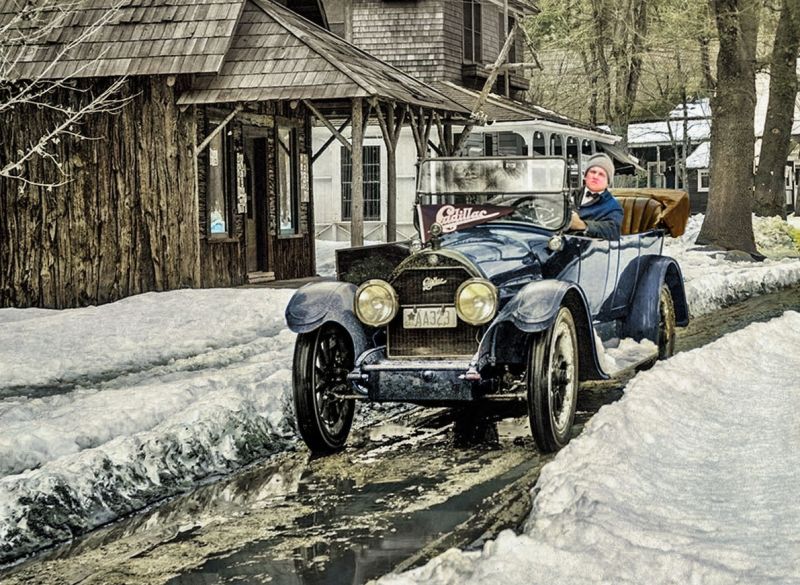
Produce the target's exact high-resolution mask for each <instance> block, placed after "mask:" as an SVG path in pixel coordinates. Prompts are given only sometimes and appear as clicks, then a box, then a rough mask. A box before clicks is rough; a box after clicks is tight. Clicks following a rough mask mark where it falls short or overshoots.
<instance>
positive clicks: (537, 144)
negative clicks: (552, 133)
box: [533, 132, 547, 154]
mask: <svg viewBox="0 0 800 585" xmlns="http://www.w3.org/2000/svg"><path fill="white" fill-rule="evenodd" d="M533 152H535V153H537V154H546V152H547V150H546V148H545V144H544V134H542V133H541V132H534V133H533Z"/></svg>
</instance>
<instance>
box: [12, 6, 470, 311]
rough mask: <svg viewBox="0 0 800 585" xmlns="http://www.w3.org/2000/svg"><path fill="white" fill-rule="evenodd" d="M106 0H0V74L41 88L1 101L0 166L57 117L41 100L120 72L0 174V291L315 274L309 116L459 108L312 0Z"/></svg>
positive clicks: (41, 299)
mask: <svg viewBox="0 0 800 585" xmlns="http://www.w3.org/2000/svg"><path fill="white" fill-rule="evenodd" d="M114 4H115V3H113V2H112V0H81V1H80V2H79V3H78V4H77V5H76V9H75V10H74V11H73V12H72V13H71V14H69V15H68V16H67V17H66V18H62V19H61V20H60V21H59V25H58V26H57V27H55V28H54V29H53V30H51V31H47V32H46V34H37V31H38V30H40V29H41V26H42V23H41V22H37V21H36V20H35V19H34V20H30V19H19V18H18V17H19V13H18V9H17V7H16V4H15V3H14V2H9V1H6V0H3V1H0V27H2V26H3V25H7V24H8V23H12V24H13V26H14V27H16V30H18V31H19V32H20V34H19V36H14V35H9V36H8V38H7V39H4V43H5V44H4V45H3V46H2V51H3V55H4V56H5V57H7V59H8V60H9V62H12V63H15V67H14V68H13V69H12V70H11V72H10V73H9V74H8V75H7V76H6V77H5V78H4V79H0V84H4V86H5V88H6V89H18V88H19V87H25V86H26V84H29V81H27V80H34V81H35V83H34V85H35V86H36V87H48V88H49V89H48V92H47V93H46V94H42V96H44V98H42V97H41V96H40V99H38V100H31V101H29V102H28V103H20V104H19V105H18V106H16V107H15V108H14V109H13V110H10V109H6V110H0V124H2V127H3V129H4V130H3V139H2V142H1V143H0V157H2V158H0V163H2V164H0V168H6V167H7V166H8V161H14V160H15V159H16V158H18V157H19V153H21V152H26V151H29V150H30V148H31V137H35V138H34V141H35V140H38V137H39V136H47V135H48V132H50V131H51V130H52V128H53V127H54V125H57V124H58V123H60V120H61V119H60V118H58V116H57V114H58V112H57V111H56V108H50V107H41V102H42V100H43V99H45V98H46V100H47V102H48V103H49V104H55V105H57V106H58V107H59V108H60V113H61V114H62V115H63V113H64V112H65V111H66V112H77V111H79V110H80V108H81V107H85V106H86V104H88V103H91V102H92V100H93V99H94V98H95V97H96V96H98V95H99V94H101V92H102V91H103V89H105V88H108V87H109V86H112V84H114V83H119V80H120V79H122V81H121V87H120V89H119V90H118V91H117V92H116V93H115V94H114V98H113V99H115V100H117V101H116V102H111V103H112V105H114V108H112V109H115V110H116V111H114V112H108V111H100V112H97V113H92V114H89V115H87V116H85V117H84V118H82V119H80V120H78V121H76V123H75V124H74V125H70V127H69V128H68V131H67V132H66V133H62V134H61V135H59V136H58V137H57V140H53V141H49V142H48V143H47V145H46V148H45V149H44V150H43V151H42V153H41V154H35V155H34V156H31V157H29V158H27V159H26V160H25V161H24V162H23V163H21V164H19V165H18V166H16V167H14V168H12V172H11V173H10V174H12V175H14V176H15V177H16V178H0V306H3V307H7V306H16V307H27V306H39V307H53V308H62V307H73V306H80V305H87V304H96V303H104V302H108V301H113V300H116V299H119V298H122V297H125V296H128V295H132V294H136V293H141V292H146V291H153V290H167V289H174V288H180V287H218V286H231V285H240V284H244V283H246V282H248V281H258V280H264V279H272V278H276V279H291V278H297V277H303V276H308V275H313V274H314V272H315V266H314V229H313V225H314V198H313V193H312V185H313V170H312V161H313V158H314V156H313V155H314V153H313V152H312V145H311V132H310V127H311V123H312V118H313V117H318V118H320V119H323V120H325V121H326V122H327V119H326V118H325V116H326V115H327V114H328V113H330V114H332V115H339V116H342V117H346V118H348V120H349V119H355V120H359V118H362V117H365V118H367V119H368V118H369V112H370V111H371V110H372V109H376V110H378V111H386V112H387V115H388V114H389V113H392V114H393V113H394V112H395V111H397V112H400V111H403V112H405V110H404V109H403V108H406V109H408V110H409V111H411V112H412V115H411V119H413V120H420V119H422V116H423V114H425V115H432V114H433V112H436V113H437V115H439V114H442V115H444V114H445V113H446V112H447V113H452V112H453V111H456V112H462V113H463V110H462V108H460V107H458V106H456V105H454V104H453V103H452V102H450V101H449V100H448V99H447V98H446V97H444V96H443V95H442V94H440V93H438V92H437V91H435V90H433V89H432V88H430V87H428V86H426V85H424V84H423V83H421V82H419V81H417V80H415V79H413V78H411V77H410V76H408V75H406V74H404V73H402V72H401V71H399V70H397V69H394V68H393V67H391V66H389V65H387V64H385V63H382V62H380V61H378V60H376V59H374V58H372V57H370V56H369V55H368V54H367V53H365V52H364V51H362V50H360V49H357V48H355V47H353V46H352V45H349V44H348V43H346V42H344V41H343V40H342V39H340V38H339V37H337V36H335V35H333V34H331V33H330V32H328V31H326V30H325V29H323V28H321V27H319V26H317V25H316V24H314V22H312V20H315V21H316V22H318V23H321V24H325V22H326V19H325V14H324V11H322V9H321V8H320V5H319V3H318V2H317V1H316V0H306V1H298V2H289V4H290V5H291V6H292V7H293V9H294V10H296V12H295V11H293V10H289V9H287V8H286V7H285V6H282V5H281V4H279V3H277V2H275V1H272V0H130V1H128V2H125V3H124V4H123V7H121V8H113V7H112V6H113V5H114ZM298 12H302V13H303V14H305V16H308V17H310V18H311V19H312V20H308V19H306V18H304V17H302V16H300V15H299V14H298ZM37 27H38V28H37ZM48 84H49V85H48ZM37 102H40V103H37ZM65 106H66V107H65ZM363 110H366V111H367V114H366V116H362V112H363ZM415 111H416V112H417V115H416V116H414V115H413V112H415ZM404 119H405V116H402V117H401V118H400V124H402V120H404ZM353 125H354V133H353V134H354V141H355V140H356V138H357V136H358V135H359V134H361V132H362V131H363V127H362V122H361V121H360V120H359V123H358V124H356V123H355V122H353Z"/></svg>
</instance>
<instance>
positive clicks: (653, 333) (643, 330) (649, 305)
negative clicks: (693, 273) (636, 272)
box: [622, 256, 689, 343]
mask: <svg viewBox="0 0 800 585" xmlns="http://www.w3.org/2000/svg"><path fill="white" fill-rule="evenodd" d="M663 284H666V285H667V286H668V287H669V292H670V293H671V294H672V303H673V305H674V306H675V322H676V325H678V326H679V327H685V326H686V325H688V324H689V306H688V304H687V302H686V291H685V290H684V288H683V275H682V274H681V268H680V266H679V265H678V263H677V262H676V261H675V260H673V259H672V258H670V257H669V256H651V257H650V258H649V261H648V264H647V266H645V267H644V270H643V272H642V276H641V278H640V279H639V282H638V283H637V285H636V292H635V293H634V296H633V301H632V302H631V306H630V307H629V308H628V311H627V317H626V319H625V324H624V326H623V329H622V334H623V337H631V338H633V339H635V340H636V341H641V340H642V339H649V340H650V341H652V342H654V343H658V322H659V318H660V316H659V313H658V300H659V293H660V291H661V286H662V285H663Z"/></svg>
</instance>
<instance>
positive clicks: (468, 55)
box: [464, 0, 483, 63]
mask: <svg viewBox="0 0 800 585" xmlns="http://www.w3.org/2000/svg"><path fill="white" fill-rule="evenodd" d="M481 26H482V20H481V3H480V0H464V60H465V61H469V62H472V63H480V62H481V60H482V58H483V53H482V52H481V49H482V41H481V37H482V35H481Z"/></svg>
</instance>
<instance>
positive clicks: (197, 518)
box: [0, 286, 800, 585]
mask: <svg viewBox="0 0 800 585" xmlns="http://www.w3.org/2000/svg"><path fill="white" fill-rule="evenodd" d="M786 310H800V286H796V287H792V288H789V289H785V290H784V291H781V292H779V293H775V294H771V295H767V296H763V297H756V298H753V299H750V300H748V301H745V302H744V303H740V304H738V305H736V306H734V307H731V308H728V309H724V310H720V311H717V312H716V313H714V314H713V315H708V316H705V317H703V318H699V319H694V320H693V321H692V323H691V324H690V326H689V327H688V328H686V329H684V330H679V331H680V334H679V338H678V341H677V349H678V350H679V351H688V350H691V349H693V348H695V347H700V346H702V345H705V344H706V343H709V342H710V341H713V339H716V338H717V337H720V336H722V335H724V334H726V333H729V332H731V331H734V330H736V329H739V328H741V327H743V326H745V325H747V324H748V323H751V322H753V321H764V320H768V319H770V318H773V317H776V316H779V315H781V314H782V313H783V312H784V311H786ZM623 385H624V383H623V384H620V383H615V384H599V385H588V386H587V387H586V388H583V389H582V391H581V393H580V400H579V404H578V409H579V412H578V415H577V418H576V426H575V433H576V434H577V433H580V431H581V429H582V427H583V424H584V423H585V422H586V421H587V420H588V419H589V418H591V416H592V415H593V413H594V412H596V411H597V410H598V409H599V408H600V407H601V406H602V405H604V404H607V403H610V402H613V401H615V400H617V399H618V398H619V397H620V396H621V395H622V392H623ZM511 414H515V413H513V412H512V413H511ZM516 414H517V415H519V416H517V417H512V418H507V419H503V420H500V421H499V422H497V423H494V424H490V425H488V428H487V432H486V434H485V440H480V439H479V440H477V442H476V443H474V444H471V445H467V446H463V447H462V446H459V447H456V446H455V438H454V434H453V430H452V429H453V419H452V415H451V413H450V412H449V411H445V410H411V411H397V412H396V413H395V414H394V415H392V416H389V417H388V418H387V419H386V420H385V421H383V422H382V423H381V424H379V425H377V426H374V427H370V428H365V429H361V430H360V431H358V432H355V433H354V435H353V437H352V440H351V441H350V445H349V446H348V448H347V449H346V450H345V451H344V452H343V453H339V454H337V455H334V456H330V457H325V458H318V459H309V456H308V452H307V451H305V450H304V449H299V450H298V451H297V452H291V453H286V454H283V455H280V456H277V457H275V458H273V459H271V460H269V461H267V462H264V463H261V464H259V465H256V466H253V467H251V468H249V469H247V470H244V471H242V472H239V473H238V474H236V475H235V476H232V477H228V478H224V479H219V480H217V481H214V482H212V483H209V484H208V485H205V486H202V487H200V488H198V489H196V490H195V491H193V492H191V493H189V494H186V495H184V496H181V497H178V498H175V499H172V500H170V501H167V502H163V503H162V504H161V505H160V506H157V507H155V508H153V509H151V510H149V511H145V512H142V513H139V514H137V515H135V516H133V517H131V518H128V519H125V520H122V521H120V522H117V523H115V524H114V525H111V526H109V527H106V528H103V529H100V530H97V531H95V532H93V533H91V534H89V535H88V536H86V537H84V538H83V539H81V540H79V541H76V542H75V543H74V544H71V545H68V546H64V547H61V548H59V549H56V550H52V551H49V552H48V553H46V554H44V555H40V556H39V557H38V558H36V559H34V560H31V561H28V562H27V563H25V564H23V565H21V566H19V567H16V568H15V570H14V571H13V572H12V573H10V574H6V575H5V576H3V575H0V581H2V582H3V583H9V584H12V583H14V584H16V583H37V584H42V585H45V584H55V583H58V584H67V583H69V584H71V585H72V584H78V583H80V584H100V583H102V584H109V585H110V584H116V583H119V584H122V583H124V584H126V585H135V584H139V583H141V584H144V583H147V584H155V583H171V584H175V585H188V584H192V585H194V584H228V583H236V584H245V583H248V584H249V583H254V584H255V583H270V584H292V585H299V584H320V585H321V584H327V583H331V584H333V583H336V584H350V583H352V584H358V583H364V582H366V581H368V580H369V579H371V578H375V577H377V576H380V575H382V574H385V573H387V572H390V571H392V570H398V569H406V568H410V567H412V566H415V565H417V564H421V563H422V562H424V561H425V560H427V559H428V558H430V557H431V556H433V555H435V554H438V553H440V552H443V551H444V550H446V549H447V548H449V547H451V546H459V547H466V548H470V547H473V548H474V547H478V546H480V544H481V543H482V542H483V541H484V540H485V539H487V538H492V537H493V536H495V535H496V534H497V532H499V531H500V530H502V529H503V528H509V527H510V528H516V527H517V526H518V525H519V523H520V522H522V521H523V520H524V519H525V517H526V516H527V514H528V513H529V511H530V497H529V491H530V489H531V488H532V487H533V486H534V484H535V482H536V479H537V477H538V473H539V470H540V469H541V467H542V466H543V465H544V464H545V463H546V462H547V460H549V458H550V457H542V456H541V455H540V454H539V453H538V452H537V450H536V448H535V447H534V445H533V441H532V439H531V438H530V432H529V429H528V424H527V420H526V418H525V417H524V416H521V415H523V414H524V413H523V412H517V413H516Z"/></svg>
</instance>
